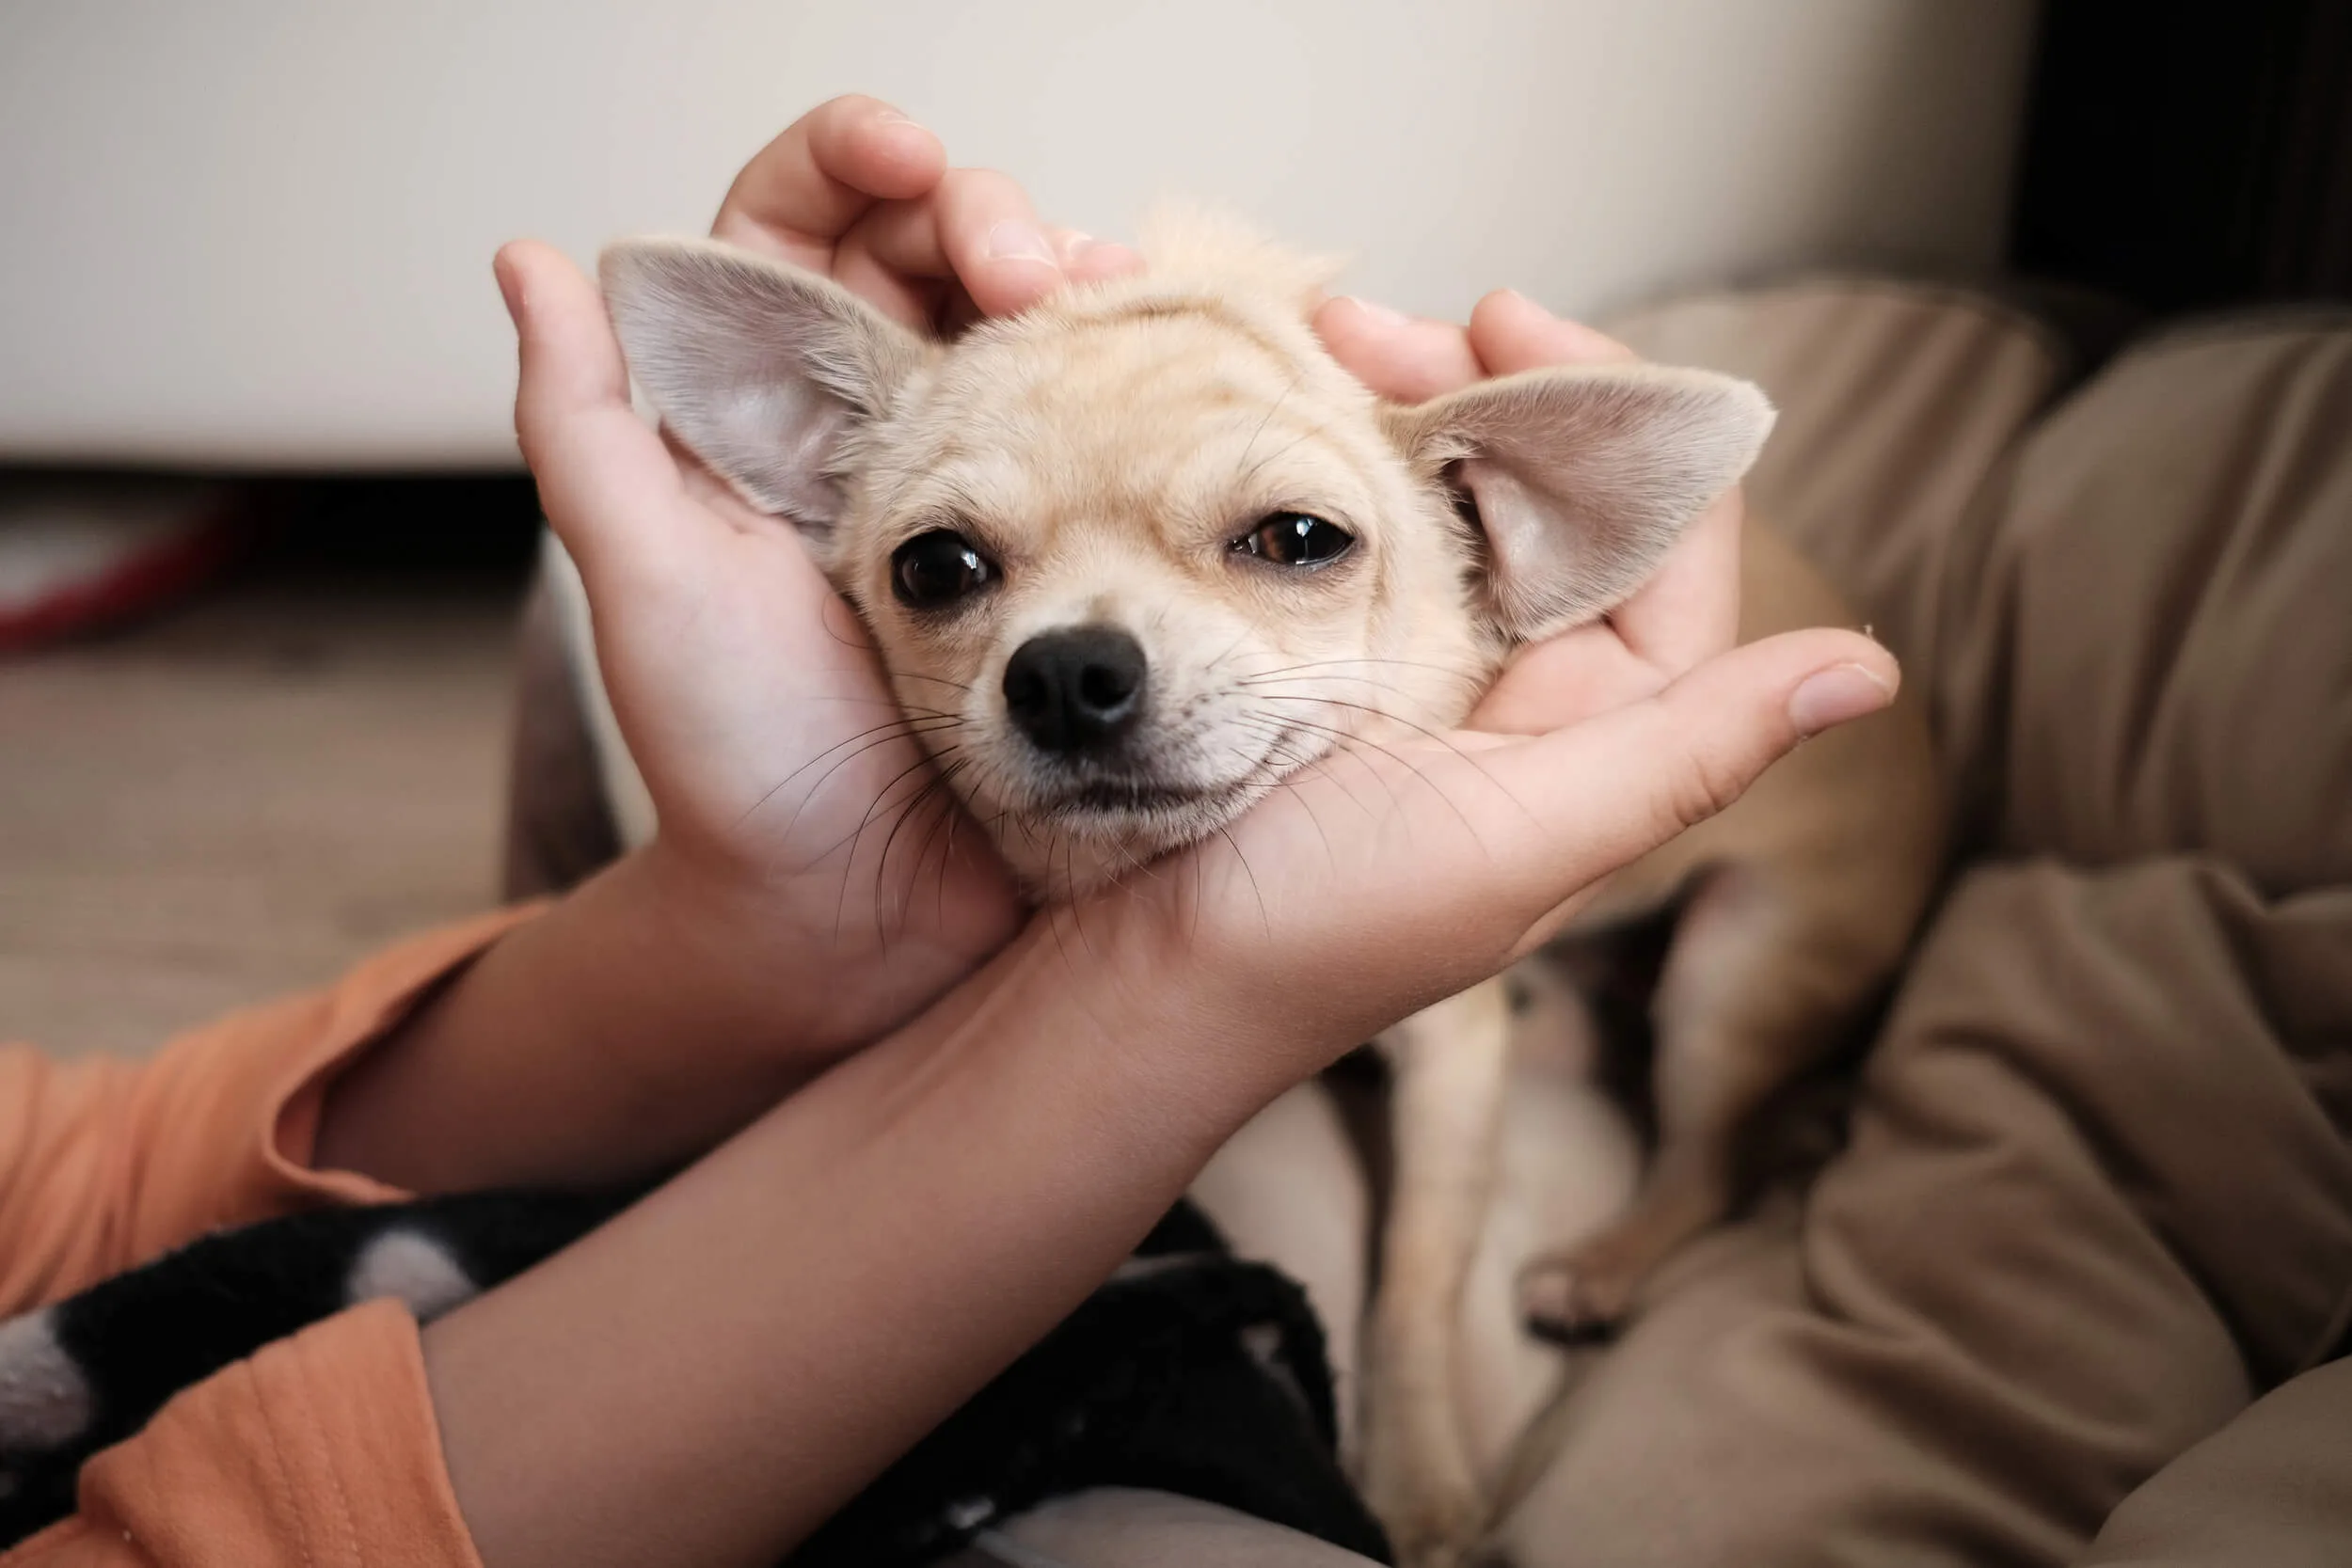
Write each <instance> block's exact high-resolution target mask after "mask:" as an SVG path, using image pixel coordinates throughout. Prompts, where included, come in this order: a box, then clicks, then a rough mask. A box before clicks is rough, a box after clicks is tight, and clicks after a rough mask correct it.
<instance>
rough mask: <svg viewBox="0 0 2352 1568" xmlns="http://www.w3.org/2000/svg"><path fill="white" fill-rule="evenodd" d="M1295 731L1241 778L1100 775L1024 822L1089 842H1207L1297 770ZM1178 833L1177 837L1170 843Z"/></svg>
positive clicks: (1050, 797)
mask: <svg viewBox="0 0 2352 1568" xmlns="http://www.w3.org/2000/svg"><path fill="white" fill-rule="evenodd" d="M1294 741H1295V736H1294V735H1293V734H1292V733H1291V731H1290V730H1289V729H1287V728H1286V729H1285V730H1284V731H1283V732H1282V733H1281V734H1279V735H1277V736H1275V737H1274V739H1273V740H1272V741H1270V742H1269V743H1268V745H1267V746H1266V749H1265V751H1264V752H1263V753H1262V754H1261V755H1260V756H1259V757H1258V758H1257V759H1256V760H1255V761H1253V762H1251V763H1250V764H1249V765H1248V767H1246V768H1242V769H1241V770H1240V771H1239V772H1237V773H1232V774H1229V775H1227V776H1226V777H1223V778H1220V779H1215V780H1210V781H1206V782H1194V781H1185V780H1170V779H1168V778H1166V777H1164V776H1161V775H1158V774H1155V773H1152V772H1149V771H1142V770H1138V771H1135V772H1125V773H1118V774H1097V775H1094V776H1090V777H1088V778H1085V779H1082V780H1079V781H1077V782H1075V783H1073V784H1067V785H1064V786H1062V787H1059V788H1056V789H1048V790H1041V791H1040V792H1039V798H1038V799H1037V800H1036V801H1035V803H1034V804H1032V805H1031V806H1030V807H1029V809H1028V810H1027V811H1025V813H1023V815H1024V816H1027V817H1029V818H1030V819H1031V820H1033V821H1035V822H1038V823H1041V824H1052V825H1054V826H1056V827H1059V828H1063V829H1071V830H1076V831H1078V832H1083V833H1086V834H1088V835H1089V836H1090V837H1103V838H1113V837H1120V836H1124V835H1128V834H1141V835H1148V836H1150V837H1152V838H1154V839H1158V840H1162V841H1165V842H1166V843H1167V844H1168V846H1169V847H1172V845H1173V843H1176V842H1182V841H1184V840H1187V839H1198V838H1205V837H1207V836H1208V835H1209V834H1211V833H1213V832H1216V830H1217V829H1219V828H1221V827H1223V826H1224V825H1225V824H1226V823H1228V822H1230V821H1232V819H1233V818H1234V817H1236V816H1240V815H1241V814H1242V813H1243V812H1244V811H1246V810H1248V807H1249V806H1250V805H1251V803H1252V802H1254V801H1255V800H1257V799H1258V798H1259V797H1260V796H1261V795H1263V793H1264V792H1265V791H1266V790H1267V789H1268V788H1269V787H1271V786H1272V785H1273V784H1276V783H1278V782H1279V780H1280V779H1281V777H1282V776H1283V775H1284V774H1285V773H1288V772H1289V771H1291V769H1292V768H1294V767H1295V766H1297V765H1298V759H1297V758H1296V757H1295V755H1294V754H1293V752H1292V751H1291V749H1290V748H1291V745H1292V743H1293V742H1294ZM1171 833H1173V834H1174V835H1175V836H1174V837H1172V838H1171Z"/></svg>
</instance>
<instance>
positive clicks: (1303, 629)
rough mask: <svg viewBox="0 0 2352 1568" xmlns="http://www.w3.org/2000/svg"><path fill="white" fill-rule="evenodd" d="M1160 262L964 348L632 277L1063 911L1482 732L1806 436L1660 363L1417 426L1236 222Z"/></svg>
mask: <svg viewBox="0 0 2352 1568" xmlns="http://www.w3.org/2000/svg"><path fill="white" fill-rule="evenodd" d="M1146 248H1147V253H1148V254H1149V255H1150V256H1151V259H1152V270H1151V272H1150V273H1149V274H1147V275H1145V276H1143V277H1136V278H1134V279H1130V280H1124V281H1120V282H1116V283H1110V284H1104V285H1098V286H1095V287H1091V288H1088V289H1083V290H1074V291H1071V292H1069V293H1064V294H1062V295H1059V296H1057V297H1056V298H1055V299H1053V300H1051V301H1049V302H1047V303H1045V304H1043V305H1041V306H1039V307H1037V308H1036V309H1032V310H1030V311H1027V312H1025V314H1023V315H1020V316H1018V317H1015V318H1012V319H1010V320H1006V321H997V322H991V323H988V324H986V325H981V326H979V327H977V328H975V329H974V330H973V331H971V332H970V333H968V334H966V335H965V336H964V337H962V338H961V339H959V340H958V341H954V342H952V343H947V344H941V343H937V342H932V341H928V340H926V339H924V338H921V337H918V336H916V335H915V334H914V333H911V332H909V331H907V330H906V329H905V328H903V327H900V326H898V325H896V324H895V323H893V322H891V321H890V320H888V319H887V318H886V317H884V316H882V314H880V313H879V312H878V311H876V310H874V309H870V308H869V307H867V306H866V304H864V303H863V302H862V301H860V300H858V299H856V298H855V297H853V296H852V295H850V293H847V292H845V291H844V290H842V289H840V288H838V287H837V286H835V285H834V284H833V283H831V282H828V281H826V280H825V279H822V278H819V277H815V276H813V275H810V274H808V273H804V272H801V271H798V270H795V269H792V268H789V267H786V266H783V265H780V264H778V263H775V262H771V261H764V260H761V259H759V258H755V257H753V256H750V255H747V254H745V253H743V252H740V251H736V250H731V249H728V248H726V247H723V246H721V245H712V244H707V243H702V242H679V241H642V242H632V243H628V244H624V245H615V246H613V247H612V248H611V249H609V250H608V251H607V252H606V253H605V256H604V260H603V268H602V271H603V279H604V287H605V293H606V296H607V299H608V301H609V303H610V306H611V309H612V318H613V321H614V323H615V325H616V327H617V329H618V331H619V334H620V338H621V341H622V344H623V347H624V349H625V351H626V352H627V354H628V361H629V367H630V370H631V372H632V373H633V374H634V376H635V378H636V380H637V382H638V383H639V385H640V386H641V387H643V388H644V390H645V392H646V394H647V396H648V397H649V398H650V399H651V401H652V402H653V404H654V405H655V407H656V408H657V409H658V410H659V411H660V415H661V417H662V419H663V420H664V421H665V422H666V423H667V424H668V426H669V427H670V429H671V430H672V432H673V433H674V434H675V436H676V437H677V438H678V439H679V440H680V441H681V442H683V443H684V444H685V445H686V446H687V447H688V448H689V449H690V450H691V451H693V452H694V453H695V454H696V455H697V456H699V457H701V458H702V459H703V461H704V462H706V463H707V464H708V465H709V467H712V468H713V469H714V470H716V471H717V472H718V473H719V474H721V475H722V476H723V477H724V478H725V479H726V480H728V481H729V482H730V483H732V484H733V485H734V486H735V488H736V489H737V490H738V491H739V493H740V494H741V495H742V496H743V497H744V498H745V499H747V500H749V501H750V502H751V503H752V504H753V505H755V506H756V507H757V508H759V509H760V510H761V511H763V512H766V513H770V514H772V515H777V516H780V517H784V518H788V519H789V520H790V521H791V522H792V523H793V524H795V525H797V526H798V527H799V528H800V529H801V530H802V531H803V532H804V534H805V535H806V536H807V538H808V540H809V541H810V544H811V546H812V547H813V548H814V549H815V550H816V552H817V554H818V559H819V560H820V561H821V562H823V564H824V566H825V569H826V571H827V573H828V574H829V575H830V576H831V578H833V580H834V584H835V585H836V586H837V587H838V588H839V589H840V590H841V592H842V593H843V594H845V595H847V596H848V597H849V599H850V601H851V602H852V603H853V604H854V605H855V606H856V607H857V608H858V610H859V611H860V612H861V613H862V614H863V615H864V617H865V620H866V624H867V626H869V627H870V628H871V630H872V632H873V635H874V638H875V640H876V641H877V643H878V644H879V646H880V649H881V652H882V658H883V661H884V662H885V664H886V665H887V667H888V669H889V672H890V674H891V678H892V680H893V682H894V683H895V686H896V689H897V691H898V697H899V700H900V702H901V703H902V705H904V707H905V709H906V712H907V714H908V715H909V716H910V718H911V719H912V720H913V721H914V724H913V727H914V729H915V730H916V731H917V732H918V733H920V734H921V735H922V736H923V737H924V740H925V742H926V744H927V745H928V746H929V747H930V750H931V752H932V753H933V755H934V757H935V758H937V759H938V761H939V762H940V765H941V770H942V773H943V775H944V776H945V777H946V779H947V781H948V782H949V784H951V785H952V787H953V788H954V789H955V790H956V792H957V793H958V794H959V795H960V796H961V798H962V799H963V800H965V801H966V803H967V804H968V805H969V806H970V807H971V808H972V810H973V813H974V815H975V816H977V819H978V820H979V821H981V822H982V823H984V824H987V825H989V827H990V830H991V832H992V834H993V837H994V838H995V840H996V842H997V844H998V846H999V847H1000V848H1001V849H1002V850H1003V851H1004V853H1005V855H1006V857H1007V859H1008V860H1009V862H1010V863H1012V864H1013V865H1014V867H1015V868H1016V869H1017V870H1019V871H1020V872H1022V873H1023V874H1024V875H1025V876H1026V877H1028V878H1029V879H1030V880H1031V881H1032V883H1033V884H1035V885H1043V884H1045V883H1047V882H1049V881H1050V882H1053V883H1056V884H1062V885H1084V884H1087V883H1089V882H1092V881H1097V880H1100V879H1103V878H1104V877H1106V876H1110V875H1114V874H1116V873H1117V872H1118V871H1119V870H1120V869H1121V868H1122V867H1125V866H1128V865H1132V864H1135V863H1138V862H1140V861H1143V860H1147V859H1149V858H1150V857H1152V856H1153V855H1155V854H1158V853H1160V852H1162V851H1164V850H1167V849H1168V848H1171V847H1177V846H1179V845H1183V844H1187V843H1191V842H1193V841H1195V840H1198V839H1200V838H1202V837H1204V836H1206V835H1208V834H1210V833H1213V832H1216V830H1217V829H1218V828H1220V827H1222V826H1223V825H1224V824H1226V823H1227V822H1228V821H1230V820H1231V819H1232V817H1234V816H1237V815H1238V814H1239V813H1240V812H1242V811H1243V810H1244V809H1245V808H1246V807H1248V805H1249V804H1251V803H1252V802H1253V801H1255V800H1258V799H1259V798H1261V797H1262V796H1263V795H1264V794H1265V793H1266V792H1267V791H1268V790H1269V789H1271V788H1273V787H1274V786H1275V785H1276V784H1279V782H1280V780H1281V779H1282V777H1283V776H1284V775H1285V774H1287V773H1289V772H1290V771H1292V770H1293V769H1295V768H1299V767H1301V766H1304V765H1306V764H1308V763H1310V762H1311V761H1313V760H1315V759H1316V758H1318V757H1320V756H1322V755H1324V754H1325V753H1327V752H1331V751H1333V750H1334V749H1337V748H1344V747H1349V746H1357V745H1363V746H1372V745H1379V744H1382V743H1384V742H1385V741H1389V740H1392V739H1394V738H1395V737H1396V736H1398V735H1402V734H1407V733H1411V732H1412V731H1415V730H1419V729H1427V728H1435V727H1437V726H1439V725H1443V724H1448V723H1451V722H1453V721H1456V720H1458V719H1459V718H1460V717H1461V716H1462V715H1463V714H1464V713H1465V712H1467V711H1468V709H1469V707H1470V705H1471V703H1472V702H1473V701H1474V699H1475V697H1476V695H1477V693H1478V691H1479V690H1480V689H1481V688H1482V687H1483V685H1484V684H1485V683H1486V681H1487V680H1488V679H1489V678H1490V677H1491V676H1492V674H1493V673H1494V671H1495V668H1496V665H1497V661H1498V659H1499V658H1500V657H1501V656H1502V653H1504V652H1505V651H1507V649H1508V648H1509V647H1510V646H1511V645H1512V644H1513V643H1515V642H1518V641H1526V640H1531V639H1534V638H1538V637H1542V636H1546V635H1549V634H1550V633H1551V632H1554V631H1557V630H1561V629H1564V628H1565V627H1566V626H1572V625H1574V624H1576V623H1578V622H1581V621H1585V620H1589V619H1591V618H1593V617H1595V616H1597V615H1599V614H1601V613H1603V612H1605V611H1606V610H1609V609H1610V608H1612V607H1613V605H1614V604H1616V603H1617V602H1618V601H1619V600H1620V599H1622V598H1623V597H1624V596H1625V595H1626V594H1628V593H1629V592H1630V591H1631V590H1632V589H1633V587H1634V586H1635V585H1636V584H1638V583H1639V582H1640V581H1641V580H1642V578H1644V577H1645V575H1646V574H1647V573H1648V572H1649V571H1650V569H1651V568H1652V567H1653V566H1655V565H1656V564H1657V562H1658V561H1659V559H1660V558H1661V556H1662V555H1663V554H1664V553H1665V551H1666V549H1667V547H1668V546H1670V545H1671V544H1672V543H1673V542H1674V540H1675V538H1676V536H1677V534H1678V532H1679V531H1680V530H1681V529H1682V527H1683V525H1684V524H1685V523H1687V522H1688V521H1689V520H1690V519H1691V518H1692V517H1693V516H1695V515H1697V514H1698V512H1699V511H1700V510H1701V509H1702V508H1703V507H1704V506H1705V505H1706V504H1707V503H1708V501H1709V500H1710V499H1713V498H1714V497H1715V496H1716V495H1718V494H1719V493H1721V492H1722V491H1723V490H1724V488H1725V487H1726V486H1728V485H1729V484H1731V483H1733V482H1734V481H1735V480H1737V479H1738V478H1739V476H1740V473H1741V472H1742V471H1744V470H1745V468H1746V467H1747V466H1748V464H1749V463H1750V462H1751V461H1752V460H1753V459H1754V457H1755V454H1756V449H1757V448H1758V447H1759V446H1760V445H1761V443H1762V441H1763V438H1764V435H1765V433H1766V431H1767V430H1768V429H1769V428H1770V425H1771V422H1772V410H1771V407H1770V405H1769V404H1767V403H1766V402H1765V400H1764V398H1763V396H1762V394H1761V393H1759V392H1758V391H1756V388H1753V387H1751V386H1748V385H1747V384H1745V383H1743V382H1738V381H1733V380H1729V379H1727V378H1725V377H1722V376H1717V375H1710V374H1706V373H1703V372H1690V371H1672V370H1661V369H1657V368H1651V367H1622V368H1609V369H1582V370H1560V371H1549V372H1534V373H1530V374H1524V375H1518V376H1513V377H1509V378H1505V379H1502V380H1498V381H1492V382H1487V383H1485V384H1482V385H1480V386H1477V387H1474V388H1470V389H1468V390H1466V391H1462V392H1458V393H1455V394H1454V395H1452V396H1449V397H1444V398H1439V399H1437V400H1436V401H1434V402H1431V403H1427V404H1420V405H1417V406H1411V407H1403V406H1397V405H1394V404H1383V403H1382V402H1380V401H1379V400H1377V399H1375V397H1374V396H1373V395H1372V394H1371V393H1369V392H1368V391H1366V390H1365V389H1364V388H1363V387H1362V386H1361V384H1359V382H1358V381H1357V380H1356V379H1355V378H1354V377H1353V376H1351V375H1349V374H1348V373H1347V372H1345V371H1343V370H1342V369H1341V368H1340V366H1339V365H1338V364H1337V363H1336V362H1335V361H1334V360H1333V359H1332V358H1331V356H1329V355H1328V354H1327V352H1326V351H1325V350H1324V348H1323V346H1322V344H1321V343H1320V341H1318V340H1317V339H1316V337H1315V335H1314V333H1313V332H1312V330H1311V328H1310V326H1309V325H1308V322H1309V315H1310V312H1311V309H1312V308H1313V304H1314V301H1315V298H1316V296H1317V292H1318V289H1319V287H1320V284H1321V283H1322V281H1323V280H1324V278H1325V277H1326V276H1327V268H1325V267H1323V266H1322V265H1321V264H1319V263H1316V262H1312V261H1305V260H1303V259H1301V258H1297V257H1295V256H1292V255H1290V254H1289V253H1287V252H1283V251H1280V250H1278V249H1276V248H1275V247H1273V246H1270V245H1265V244H1264V243H1263V242H1262V241H1259V240H1257V239H1255V238H1254V237H1252V236H1249V235H1248V234H1245V233H1242V232H1240V231H1238V230H1234V229H1232V227H1230V226H1228V225H1224V224H1221V223H1218V222H1215V221H1208V220H1201V219H1199V218H1193V219H1190V220H1184V221H1180V222H1178V223H1177V224H1176V225H1175V226H1173V228H1172V229H1167V230H1166V231H1165V232H1164V234H1163V238H1162V240H1161V242H1160V243H1159V244H1156V245H1147V247H1146Z"/></svg>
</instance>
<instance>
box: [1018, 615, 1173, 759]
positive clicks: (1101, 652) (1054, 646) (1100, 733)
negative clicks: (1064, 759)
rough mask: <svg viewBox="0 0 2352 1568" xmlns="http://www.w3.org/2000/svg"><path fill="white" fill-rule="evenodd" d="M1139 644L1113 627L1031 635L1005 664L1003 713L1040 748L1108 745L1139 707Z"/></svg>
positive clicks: (1126, 728) (1057, 750)
mask: <svg viewBox="0 0 2352 1568" xmlns="http://www.w3.org/2000/svg"><path fill="white" fill-rule="evenodd" d="M1145 668H1146V666H1145V663H1144V657H1143V646H1142V644H1141V643H1139V642H1137V641H1136V640H1135V639H1134V638H1132V637H1130V636H1128V635H1127V634H1126V633H1125V632H1123V631H1121V630H1120V629H1119V628H1118V627H1117V626H1073V627H1071V628H1069V629H1068V630H1066V631H1049V632H1045V633H1042V634H1041V635H1040V636H1037V637H1032V638H1030V639H1029V640H1028V641H1026V642H1024V643H1022V644H1021V646H1019V647H1018V648H1015V649H1014V650H1013V651H1012V657H1010V658H1009V659H1007V660H1006V661H1005V711H1006V712H1007V713H1009V714H1010V715H1011V716H1012V721H1013V722H1014V723H1016V724H1018V725H1020V726H1021V733H1022V734H1023V735H1025V736H1028V737H1029V738H1030V739H1031V740H1032V741H1035V742H1036V743H1037V747H1038V749H1039V750H1040V751H1042V752H1053V753H1055V754H1056V755H1061V754H1064V753H1068V752H1083V751H1086V750H1089V748H1094V747H1101V746H1106V745H1108V744H1110V743H1111V742H1113V741H1115V740H1117V739H1118V738H1119V737H1120V736H1122V735H1124V734H1126V733H1127V732H1128V731H1129V730H1131V729H1133V728H1134V727H1135V723H1136V718H1137V717H1138V716H1139V715H1141V713H1142V712H1143V679H1144V672H1145Z"/></svg>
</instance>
